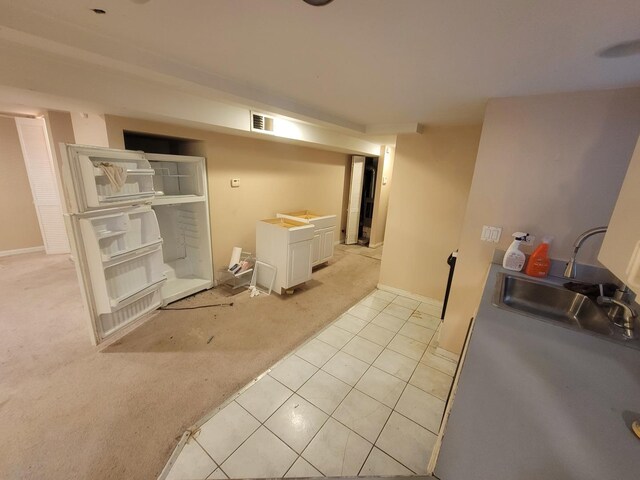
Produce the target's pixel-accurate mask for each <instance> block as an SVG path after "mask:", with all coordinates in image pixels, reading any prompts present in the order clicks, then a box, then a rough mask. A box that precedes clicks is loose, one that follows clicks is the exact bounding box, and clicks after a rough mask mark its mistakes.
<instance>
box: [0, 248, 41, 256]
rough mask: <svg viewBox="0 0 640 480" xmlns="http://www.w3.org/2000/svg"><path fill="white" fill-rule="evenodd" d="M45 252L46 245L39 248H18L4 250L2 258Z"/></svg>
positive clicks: (1, 253) (0, 253)
mask: <svg viewBox="0 0 640 480" xmlns="http://www.w3.org/2000/svg"><path fill="white" fill-rule="evenodd" d="M34 252H44V245H40V246H39V247H29V248H16V249H15V250H2V251H0V257H8V256H10V255H22V254H23V253H34Z"/></svg>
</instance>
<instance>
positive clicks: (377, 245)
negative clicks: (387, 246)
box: [369, 242, 384, 248]
mask: <svg viewBox="0 0 640 480" xmlns="http://www.w3.org/2000/svg"><path fill="white" fill-rule="evenodd" d="M382 245H384V242H379V243H373V244H372V243H370V244H369V248H378V247H381V246H382Z"/></svg>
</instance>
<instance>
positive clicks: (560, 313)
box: [493, 273, 640, 348]
mask: <svg viewBox="0 0 640 480" xmlns="http://www.w3.org/2000/svg"><path fill="white" fill-rule="evenodd" d="M493 304H494V305H495V306H496V307H498V308H503V309H506V310H511V311H515V312H517V313H521V314H524V315H529V316H534V317H538V318H540V317H542V319H545V320H551V321H553V322H558V323H560V324H562V325H564V326H566V327H569V328H573V329H576V330H585V331H588V332H592V333H594V334H596V335H600V336H604V337H606V338H608V339H610V340H614V341H620V342H624V343H625V344H627V345H628V346H632V347H635V348H640V341H638V340H631V339H628V338H626V337H625V336H624V335H623V329H622V328H620V327H618V326H616V325H615V324H614V323H613V322H612V321H611V320H610V319H609V317H608V315H607V311H606V310H605V308H603V307H601V306H599V305H598V304H597V303H596V302H595V301H593V300H591V299H590V298H589V297H587V296H585V295H582V294H580V293H577V292H573V291H571V290H567V289H566V288H564V287H562V286H558V285H552V284H548V283H542V282H538V281H535V280H530V279H528V278H523V277H518V276H514V275H509V274H506V273H499V274H498V279H497V282H496V288H495V292H494V297H493Z"/></svg>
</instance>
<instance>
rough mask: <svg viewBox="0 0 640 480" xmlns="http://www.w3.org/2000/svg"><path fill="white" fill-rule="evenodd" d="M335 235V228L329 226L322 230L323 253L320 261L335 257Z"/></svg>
mask: <svg viewBox="0 0 640 480" xmlns="http://www.w3.org/2000/svg"><path fill="white" fill-rule="evenodd" d="M334 237H335V229H334V228H333V227H332V228H327V229H326V230H323V232H322V254H321V255H320V261H321V262H326V261H327V260H329V259H330V258H331V257H333V239H334Z"/></svg>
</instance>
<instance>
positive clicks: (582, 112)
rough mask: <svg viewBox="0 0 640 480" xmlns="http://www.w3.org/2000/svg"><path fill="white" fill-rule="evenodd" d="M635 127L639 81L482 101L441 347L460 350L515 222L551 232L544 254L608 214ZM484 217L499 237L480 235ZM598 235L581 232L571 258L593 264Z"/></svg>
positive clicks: (639, 116) (639, 118)
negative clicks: (488, 239) (496, 254)
mask: <svg viewBox="0 0 640 480" xmlns="http://www.w3.org/2000/svg"><path fill="white" fill-rule="evenodd" d="M639 131H640V88H635V89H623V90H607V91H599V92H583V93H574V94H560V95H544V96H533V97H523V98H505V99H495V100H491V101H490V102H489V104H488V106H487V110H486V113H485V119H484V126H483V131H482V138H481V140H480V147H479V151H478V159H477V161H476V167H475V172H474V177H473V184H472V186H471V192H470V195H469V202H468V207H467V211H466V215H465V220H464V226H463V230H462V236H461V239H460V256H459V258H458V264H457V266H456V273H455V277H454V282H453V288H452V292H451V297H450V303H449V306H448V307H447V315H446V318H445V322H444V326H443V330H442V333H441V336H440V345H441V346H442V347H443V348H445V349H447V350H450V351H452V352H459V351H460V350H461V347H462V344H463V341H464V336H465V333H466V330H467V328H468V325H469V320H470V318H471V317H472V316H473V315H474V313H475V310H476V308H477V305H478V302H479V298H480V294H481V292H482V287H483V283H484V278H485V275H486V271H487V268H488V266H489V263H490V261H491V258H492V254H493V250H494V248H501V249H506V248H507V247H508V245H509V243H510V242H511V240H512V238H511V234H512V233H513V232H514V231H517V230H523V231H526V232H531V233H533V234H534V235H536V237H537V239H538V240H539V239H540V238H541V237H542V235H553V236H555V240H554V241H553V243H552V245H551V248H550V256H551V257H552V258H559V259H567V258H568V257H569V256H570V253H571V250H572V247H571V246H572V244H573V242H574V240H575V238H576V237H577V236H578V235H579V234H580V233H581V232H583V231H584V230H586V229H588V228H590V227H595V226H599V225H606V224H607V223H608V222H609V218H610V216H611V213H612V211H613V207H614V204H615V200H616V198H617V196H618V192H619V190H620V186H621V185H622V179H623V178H624V175H625V171H626V169H627V165H628V163H629V159H630V157H631V154H632V152H633V147H634V145H635V142H636V140H637V138H638V132H639ZM482 225H495V226H501V227H502V228H503V233H502V238H501V241H500V243H499V244H495V243H485V242H481V241H480V233H481V230H482ZM601 242H602V237H600V238H598V237H593V238H591V239H589V240H588V241H587V243H585V244H584V247H583V248H582V250H581V251H580V256H579V262H581V263H588V264H594V265H595V264H597V260H596V255H597V252H598V249H599V248H600V245H601ZM536 243H537V241H536ZM528 251H529V252H530V250H528Z"/></svg>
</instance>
